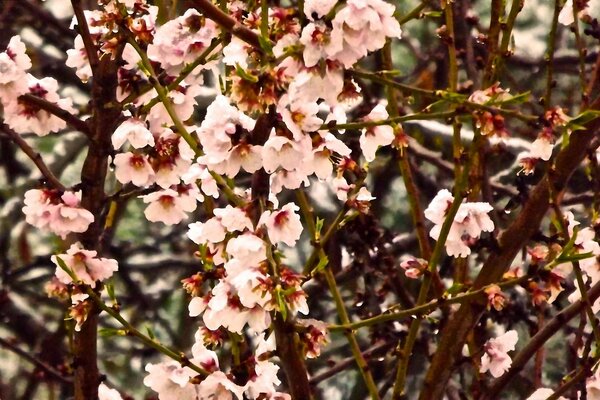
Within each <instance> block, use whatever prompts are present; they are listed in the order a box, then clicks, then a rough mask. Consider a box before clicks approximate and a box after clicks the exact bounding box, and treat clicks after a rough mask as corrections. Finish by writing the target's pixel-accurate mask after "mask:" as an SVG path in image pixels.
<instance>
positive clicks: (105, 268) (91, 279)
mask: <svg viewBox="0 0 600 400" xmlns="http://www.w3.org/2000/svg"><path fill="white" fill-rule="evenodd" d="M97 254H98V253H97V252H96V251H94V250H85V249H84V248H83V247H81V244H79V243H75V244H72V245H71V247H70V248H69V250H67V252H66V254H59V255H55V256H52V262H53V263H54V264H56V272H55V275H56V277H57V278H58V279H59V280H60V281H61V282H62V283H64V284H69V283H73V279H72V278H71V276H69V274H68V273H67V272H66V271H65V270H63V269H62V267H61V266H60V265H59V262H58V258H60V259H61V260H62V261H63V262H64V263H65V265H66V266H67V268H69V270H71V272H73V274H75V276H76V277H77V278H78V279H79V280H80V281H81V282H83V283H85V284H88V285H90V286H91V287H95V286H96V281H103V280H106V279H108V278H110V277H111V276H112V275H113V272H115V271H118V269H119V265H118V264H117V261H116V260H113V259H111V258H98V257H97Z"/></svg>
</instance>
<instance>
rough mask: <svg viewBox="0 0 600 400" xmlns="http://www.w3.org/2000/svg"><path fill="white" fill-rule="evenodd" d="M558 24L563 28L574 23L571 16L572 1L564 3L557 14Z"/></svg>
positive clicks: (573, 17)
mask: <svg viewBox="0 0 600 400" xmlns="http://www.w3.org/2000/svg"><path fill="white" fill-rule="evenodd" d="M558 22H559V23H561V24H563V25H565V26H569V25H571V24H572V23H573V22H575V16H574V14H573V0H567V1H566V3H565V5H564V6H563V8H562V9H561V10H560V13H559V14H558Z"/></svg>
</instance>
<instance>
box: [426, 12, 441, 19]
mask: <svg viewBox="0 0 600 400" xmlns="http://www.w3.org/2000/svg"><path fill="white" fill-rule="evenodd" d="M423 15H424V16H426V17H429V18H440V17H441V16H442V15H443V13H442V12H441V11H426V12H424V13H423Z"/></svg>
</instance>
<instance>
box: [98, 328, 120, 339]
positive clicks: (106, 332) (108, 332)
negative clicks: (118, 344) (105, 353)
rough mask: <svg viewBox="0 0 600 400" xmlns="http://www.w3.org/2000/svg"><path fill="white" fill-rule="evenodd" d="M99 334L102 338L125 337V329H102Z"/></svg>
mask: <svg viewBox="0 0 600 400" xmlns="http://www.w3.org/2000/svg"><path fill="white" fill-rule="evenodd" d="M98 334H99V335H100V336H101V337H111V336H125V335H126V333H125V330H123V329H115V328H100V329H99V330H98Z"/></svg>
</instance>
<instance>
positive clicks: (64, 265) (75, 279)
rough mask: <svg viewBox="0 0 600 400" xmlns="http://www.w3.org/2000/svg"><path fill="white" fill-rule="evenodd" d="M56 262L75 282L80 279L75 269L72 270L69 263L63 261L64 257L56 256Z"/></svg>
mask: <svg viewBox="0 0 600 400" xmlns="http://www.w3.org/2000/svg"><path fill="white" fill-rule="evenodd" d="M55 258H56V262H58V266H59V267H60V268H61V269H62V270H63V271H65V272H66V273H67V274H69V276H70V277H71V279H72V280H73V282H77V281H78V280H79V279H78V278H77V276H76V275H75V273H74V272H73V271H71V269H70V268H69V267H67V264H65V262H64V261H63V259H62V258H60V257H58V256H56V257H55Z"/></svg>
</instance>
